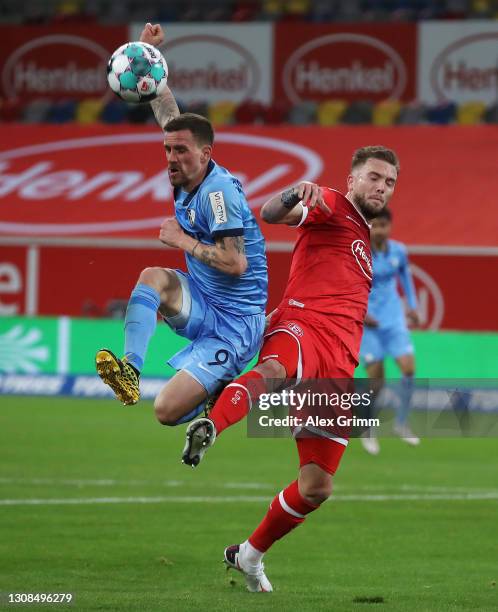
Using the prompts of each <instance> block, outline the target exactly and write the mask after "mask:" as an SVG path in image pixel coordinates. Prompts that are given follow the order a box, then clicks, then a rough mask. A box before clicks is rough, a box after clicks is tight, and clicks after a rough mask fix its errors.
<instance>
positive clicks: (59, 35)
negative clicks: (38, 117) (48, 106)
mask: <svg viewBox="0 0 498 612" xmlns="http://www.w3.org/2000/svg"><path fill="white" fill-rule="evenodd" d="M127 40H128V27H127V26H99V25H97V24H91V25H81V26H77V25H71V26H70V27H68V26H67V25H65V26H64V25H60V26H17V25H16V27H12V26H10V25H4V26H2V27H1V28H0V58H1V59H0V75H1V85H0V95H1V97H3V98H7V99H15V98H19V99H22V101H23V102H27V101H29V100H31V99H35V98H51V99H53V100H61V99H67V98H73V99H81V98H87V97H100V96H101V95H103V94H104V93H105V92H106V91H107V78H106V65H107V62H108V60H109V57H110V55H111V53H112V52H113V51H114V50H115V49H116V48H117V47H119V46H120V45H122V44H123V43H125V42H126V41H127Z"/></svg>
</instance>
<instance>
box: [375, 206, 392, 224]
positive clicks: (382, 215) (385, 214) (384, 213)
mask: <svg viewBox="0 0 498 612" xmlns="http://www.w3.org/2000/svg"><path fill="white" fill-rule="evenodd" d="M373 219H385V220H386V221H389V223H391V221H392V220H393V214H392V212H391V211H390V209H389V208H387V207H386V208H383V209H382V210H379V212H378V213H377V214H376V215H374V217H373Z"/></svg>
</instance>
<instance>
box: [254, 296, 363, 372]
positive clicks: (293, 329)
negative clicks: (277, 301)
mask: <svg viewBox="0 0 498 612" xmlns="http://www.w3.org/2000/svg"><path fill="white" fill-rule="evenodd" d="M267 359H277V361H279V363H281V364H282V365H283V366H284V368H285V370H286V372H287V377H288V378H296V379H297V380H298V381H300V380H301V379H302V378H304V379H306V378H308V379H316V378H329V379H330V378H353V376H354V370H355V368H356V364H357V362H356V359H355V358H354V357H353V354H352V352H351V351H350V350H349V349H348V347H347V346H346V345H345V344H344V343H343V342H342V341H341V340H340V339H339V338H338V337H337V336H336V335H335V334H334V332H333V331H332V330H329V329H326V328H324V327H320V326H317V325H316V324H314V323H313V321H312V320H310V319H308V320H307V317H306V312H305V311H302V312H301V311H298V310H297V309H296V308H285V309H280V308H279V309H278V310H277V312H276V313H275V314H274V315H273V316H272V318H271V321H270V325H269V327H268V329H267V331H266V333H265V337H264V343H263V346H262V348H261V351H260V354H259V361H258V363H263V362H264V361H266V360H267Z"/></svg>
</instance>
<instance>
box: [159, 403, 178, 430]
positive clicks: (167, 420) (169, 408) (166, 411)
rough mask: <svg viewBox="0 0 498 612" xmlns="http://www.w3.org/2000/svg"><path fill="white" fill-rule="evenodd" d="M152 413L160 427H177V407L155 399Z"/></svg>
mask: <svg viewBox="0 0 498 612" xmlns="http://www.w3.org/2000/svg"><path fill="white" fill-rule="evenodd" d="M154 412H155V414H156V419H157V420H158V421H159V423H161V425H168V426H170V427H172V426H174V425H177V423H178V419H179V418H180V416H181V415H179V414H178V406H175V405H173V404H170V403H169V402H165V401H164V400H159V399H158V398H156V401H155V402H154Z"/></svg>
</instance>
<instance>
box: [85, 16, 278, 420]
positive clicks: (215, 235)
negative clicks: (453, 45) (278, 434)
mask: <svg viewBox="0 0 498 612" xmlns="http://www.w3.org/2000/svg"><path fill="white" fill-rule="evenodd" d="M141 40H142V42H149V43H151V44H154V45H155V46H157V45H158V44H161V42H162V40H163V37H162V30H161V28H160V26H151V25H150V24H147V26H146V27H145V29H144V32H143V33H142V37H141ZM152 106H153V110H154V113H155V116H156V119H157V120H158V123H159V124H160V126H161V127H162V128H163V130H164V134H165V138H164V146H165V149H166V157H167V160H168V174H169V179H170V182H171V184H172V185H173V187H174V199H175V217H172V218H168V219H166V220H165V221H164V222H163V224H162V225H161V230H160V234H159V239H160V240H161V241H162V242H163V243H164V244H165V245H168V246H170V247H173V248H178V249H181V250H183V251H185V258H186V264H187V270H188V272H183V271H181V270H172V269H168V268H161V267H151V268H146V269H145V270H143V271H142V273H141V274H140V276H139V279H138V283H137V285H136V287H135V289H134V290H133V292H132V294H131V297H130V300H129V303H128V309H127V312H126V319H125V351H124V353H125V355H124V357H123V358H122V359H118V358H117V357H116V356H115V355H114V354H113V353H112V352H111V351H110V350H108V349H102V350H101V351H99V352H98V353H97V356H96V365H97V371H98V373H99V375H100V376H101V378H102V379H103V380H104V382H105V383H106V384H108V385H109V386H110V387H111V388H112V389H113V391H114V392H115V394H116V397H117V398H118V399H119V400H121V401H122V402H123V403H124V404H134V403H136V402H137V401H138V399H139V374H140V371H141V369H142V367H143V364H144V360H145V356H146V352H147V347H148V343H149V340H150V338H151V337H152V335H153V333H154V331H155V328H156V322H157V313H158V312H159V314H160V315H161V316H162V317H163V319H164V320H165V322H166V323H167V324H168V325H169V326H170V327H171V328H172V329H173V330H174V331H175V332H176V333H177V334H179V335H181V336H184V337H186V338H188V339H189V340H191V341H192V342H191V344H190V345H188V346H187V347H186V348H184V349H183V350H181V351H180V352H179V353H177V354H176V355H174V356H173V357H172V358H171V359H170V360H169V364H170V365H171V366H172V367H173V368H175V369H176V370H178V372H177V374H176V375H175V376H174V377H173V378H172V379H171V380H170V381H169V382H168V383H166V384H165V386H164V387H163V389H162V390H161V391H160V393H159V395H158V396H157V398H156V400H155V404H154V408H155V412H156V416H157V418H158V420H159V421H160V422H161V423H162V424H164V425H177V424H179V423H183V422H186V421H189V420H191V419H193V418H194V417H195V416H197V415H198V414H199V413H200V412H201V411H202V409H203V408H204V406H205V402H206V399H207V398H208V397H209V396H213V395H214V394H216V393H217V392H218V391H219V390H220V388H221V387H222V386H223V384H224V383H226V382H227V381H229V380H232V379H233V378H234V377H236V376H238V375H239V374H240V372H241V371H242V370H243V369H244V368H245V366H246V365H247V364H248V363H249V361H250V360H251V359H252V358H253V357H254V355H255V354H256V353H257V351H258V350H259V348H260V346H261V343H262V338H263V331H264V326H265V308H266V301H267V284H268V280H267V264H266V256H265V245H264V239H263V236H262V234H261V231H260V229H259V227H258V225H257V223H256V220H255V218H254V216H253V214H252V212H251V210H250V209H249V206H248V204H247V201H246V198H245V195H244V193H243V191H242V187H241V184H240V182H239V181H238V179H237V178H235V177H234V176H233V175H232V174H230V172H228V170H226V169H225V168H222V167H221V166H218V164H216V162H214V160H213V159H212V158H211V154H212V147H213V140H214V134H213V128H212V126H211V124H210V122H209V121H208V120H207V119H205V118H204V117H201V116H200V115H195V114H192V113H185V114H183V115H180V114H179V111H178V107H177V105H176V102H175V99H174V97H173V95H172V94H171V92H170V91H169V90H168V91H167V92H166V93H165V94H163V95H162V96H161V98H160V99H157V100H155V101H154V102H153V103H152ZM165 349H166V350H167V347H165Z"/></svg>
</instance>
